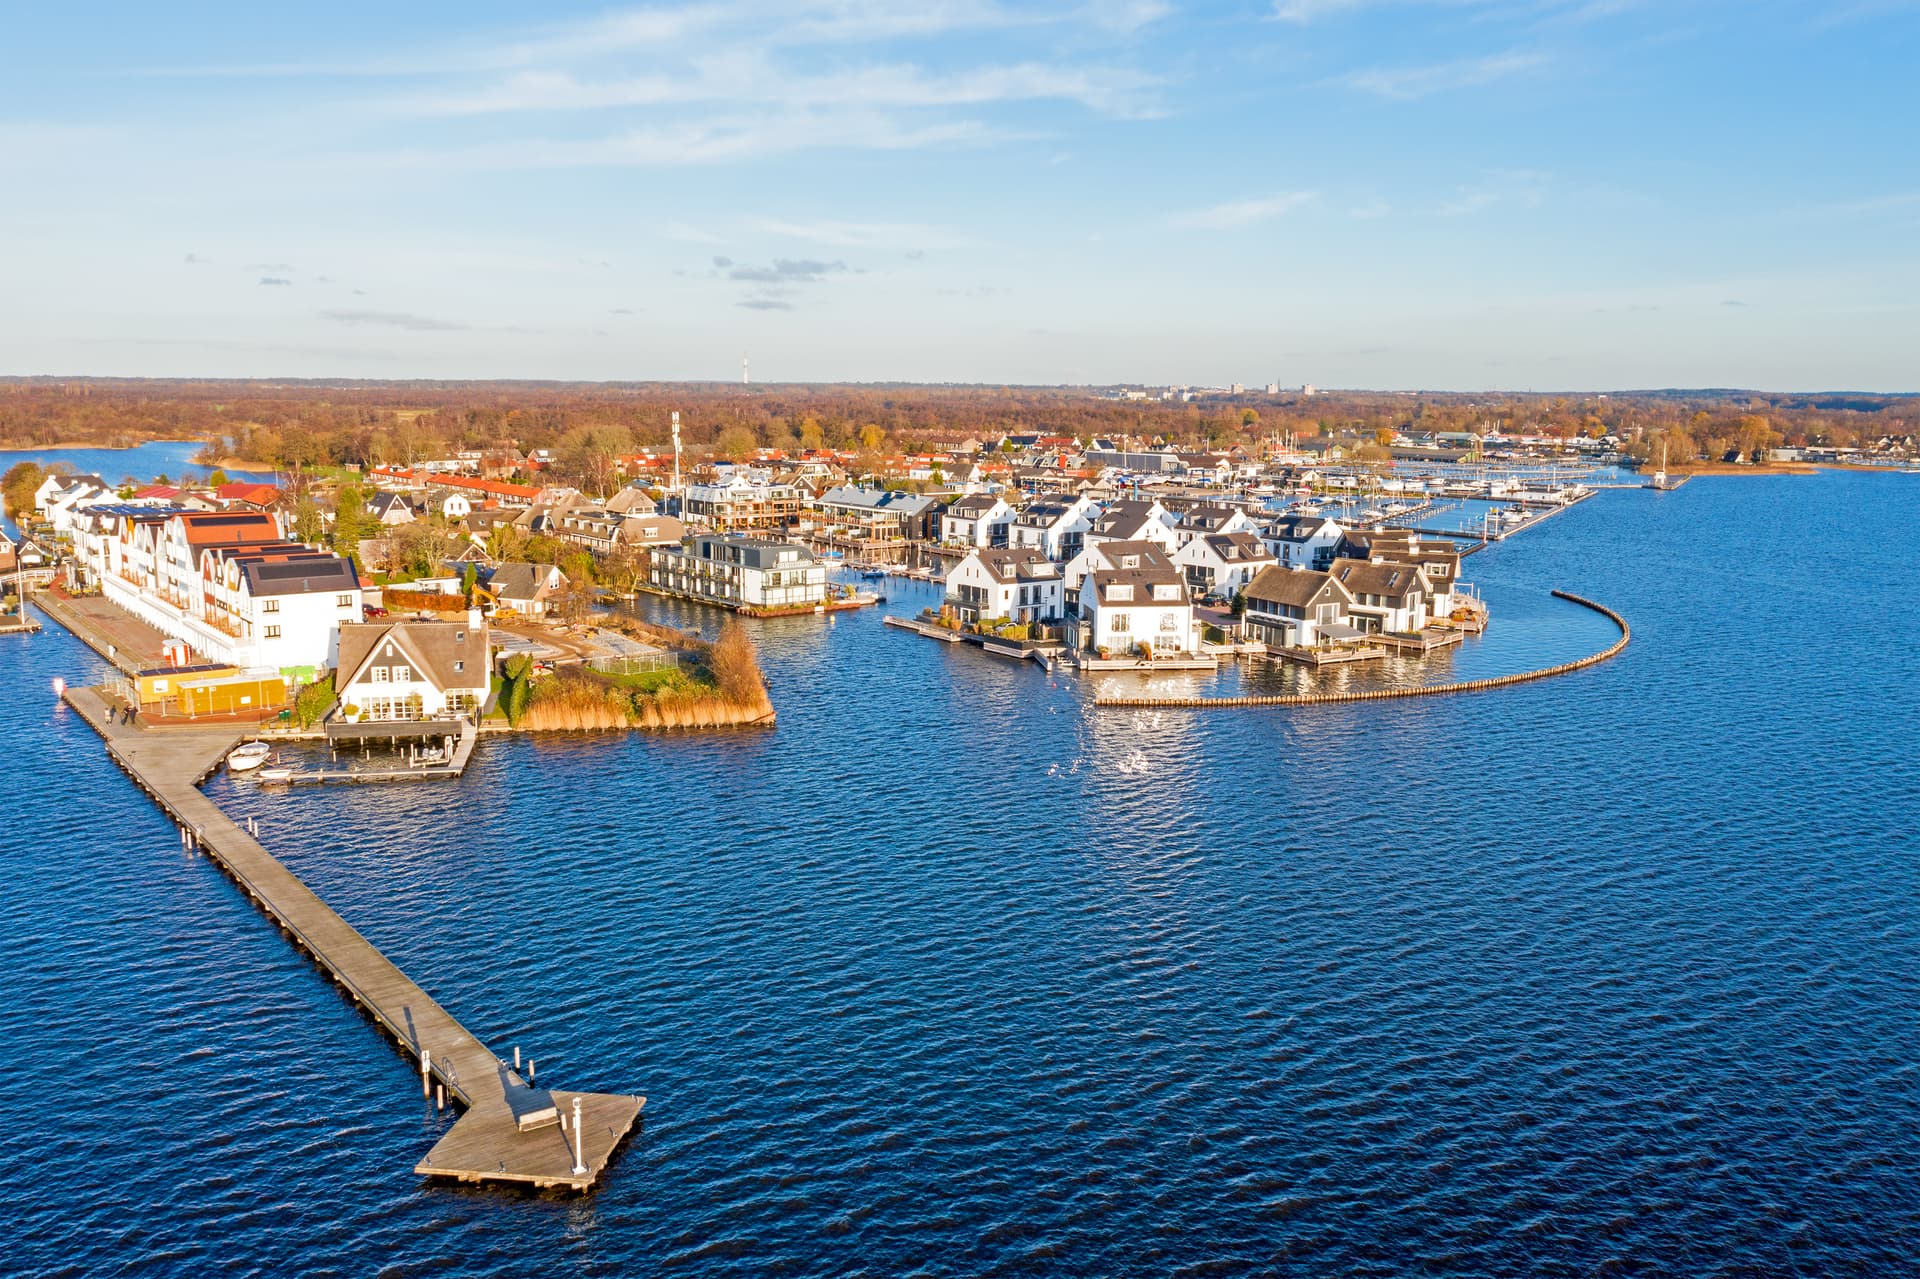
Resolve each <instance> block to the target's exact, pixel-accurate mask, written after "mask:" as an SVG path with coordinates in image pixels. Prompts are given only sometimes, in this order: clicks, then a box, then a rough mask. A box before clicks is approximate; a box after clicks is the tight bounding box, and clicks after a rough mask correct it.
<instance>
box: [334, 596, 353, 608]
mask: <svg viewBox="0 0 1920 1279" xmlns="http://www.w3.org/2000/svg"><path fill="white" fill-rule="evenodd" d="M333 602H334V603H335V604H338V605H339V606H340V607H341V608H352V607H353V596H351V595H338V596H335V597H334V601H333Z"/></svg>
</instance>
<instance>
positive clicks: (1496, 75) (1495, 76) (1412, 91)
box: [1340, 50, 1548, 102]
mask: <svg viewBox="0 0 1920 1279" xmlns="http://www.w3.org/2000/svg"><path fill="white" fill-rule="evenodd" d="M1547 61H1548V59H1547V56H1546V55H1545V54H1542V53H1524V52H1520V51H1518V50H1515V51H1513V52H1510V53H1498V54H1493V55H1491V56H1489V57H1484V58H1462V59H1459V60H1456V61H1453V62H1435V63H1430V64H1428V65H1426V66H1417V67H1371V68H1368V69H1367V70H1364V71H1354V72H1350V73H1349V74H1347V75H1345V76H1342V77H1340V82H1341V83H1342V84H1345V85H1346V86H1347V87H1348V88H1350V89H1358V90H1360V91H1361V92H1363V93H1371V94H1374V95H1376V96H1378V97H1382V98H1387V99H1389V100H1391V101H1395V102H1412V101H1414V100H1416V99H1419V98H1425V97H1428V96H1430V95H1432V94H1435V93H1445V92H1448V91H1449V90H1454V89H1471V88H1476V87H1478V86H1480V85H1485V84H1492V83H1493V82H1494V81H1496V80H1505V79H1508V78H1509V77H1512V76H1517V75H1523V74H1525V73H1526V72H1529V71H1537V70H1539V69H1540V68H1541V67H1543V66H1545V65H1546V64H1547Z"/></svg>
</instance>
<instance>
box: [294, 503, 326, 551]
mask: <svg viewBox="0 0 1920 1279" xmlns="http://www.w3.org/2000/svg"><path fill="white" fill-rule="evenodd" d="M326 531H327V521H326V517H325V516H323V515H321V513H320V507H319V505H318V504H317V503H316V502H315V501H314V500H313V499H312V498H310V497H303V498H301V499H300V500H299V501H298V502H295V503H294V504H293V536H294V539H295V540H296V541H301V542H306V543H308V544H310V545H312V544H318V542H319V541H320V539H321V538H322V537H324V536H325V535H326Z"/></svg>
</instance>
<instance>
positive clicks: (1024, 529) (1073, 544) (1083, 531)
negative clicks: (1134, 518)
mask: <svg viewBox="0 0 1920 1279" xmlns="http://www.w3.org/2000/svg"><path fill="white" fill-rule="evenodd" d="M1099 513H1100V508H1099V507H1098V506H1096V505H1094V502H1093V499H1092V498H1089V497H1086V496H1085V495H1082V496H1079V497H1070V498H1069V497H1045V498H1039V499H1037V500H1035V501H1033V502H1030V503H1028V504H1027V506H1026V507H1025V508H1024V509H1023V510H1021V512H1020V513H1019V514H1018V515H1016V516H1015V517H1014V521H1013V525H1012V527H1011V528H1009V529H1008V531H1007V545H1008V546H1009V547H1010V548H1012V549H1015V550H1019V549H1027V550H1037V551H1039V552H1040V553H1041V554H1042V555H1044V556H1046V557H1047V558H1048V559H1050V560H1054V561H1065V560H1070V559H1072V558H1073V557H1074V556H1076V555H1078V554H1079V553H1080V548H1081V544H1082V542H1083V541H1084V540H1085V538H1086V535H1087V530H1088V529H1090V528H1092V527H1093V521H1094V519H1095V518H1096V517H1097V516H1098V515H1099Z"/></svg>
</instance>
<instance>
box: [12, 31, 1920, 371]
mask: <svg viewBox="0 0 1920 1279" xmlns="http://www.w3.org/2000/svg"><path fill="white" fill-rule="evenodd" d="M10 8H11V10H12V12H11V13H10V15H9V16H8V17H7V19H6V21H5V23H4V27H3V28H0V29H3V30H4V35H0V374H9V375H35V374H51V375H63V376H75V375H118V376H206V377H216V376H218V377H366V378H403V377H420V378H478V377H523V378H556V379H595V380H599V379H615V380H653V379H665V380H680V379H700V380H715V379H727V380H731V379H738V378H739V377H740V376H741V371H742V369H741V362H742V359H743V357H744V358H747V359H749V360H750V361H751V363H750V371H751V375H752V377H753V379H754V380H755V381H776V382H777V381H920V382H988V383H1046V384H1055V383H1084V384H1108V383H1134V384H1164V383H1182V384H1185V383H1192V384H1200V385H1220V384H1225V383H1229V382H1235V381H1238V382H1244V383H1247V384H1249V385H1256V386H1257V385H1262V384H1265V383H1268V382H1279V383H1281V384H1283V385H1288V386H1297V385H1300V384H1302V383H1313V384H1316V385H1319V386H1323V387H1373V388H1392V389H1435V390H1440V389H1451V390H1490V389H1502V390H1513V391H1525V390H1543V391H1544V390H1609V389H1627V388H1635V387H1666V386H1688V387H1703V386H1738V387H1754V388H1765V389H1776V390H1787V391H1792V390H1802V391H1805V390H1833V389H1853V390H1879V391H1912V390H1920V78H1916V77H1915V76H1914V74H1913V70H1912V69H1913V67H1914V66H1915V65H1916V63H1917V62H1920V56H1917V55H1920V0H1248V2H1246V3H1232V2H1226V0H1222V2H1220V3H1212V4H1202V3H1193V2H1188V0H1062V2H1060V3H1051V2H1048V0H1037V2H1035V3H1019V4H1015V3H1010V2H1008V0H783V2H780V3H774V2H770V0H680V2H669V3H661V4H656V5H643V6H636V7H618V6H616V7H602V6H594V5H586V6H570V5H568V4H566V3H564V2H561V3H548V4H542V5H537V6H535V5H508V4H503V3H496V2H494V0H461V2H460V3H439V2H437V0H419V2H416V3H408V4H404V5H396V4H392V3H391V0H379V2H378V3H373V2H367V0H338V2H335V3H329V4H327V5H324V6H322V5H304V6H303V5H287V6H278V5H262V4H259V3H257V0H250V2H249V3H246V4H237V3H235V4H229V3H220V2H217V0H216V2H210V3H190V4H188V3H175V4H101V3H89V2H88V0H70V2H69V3H64V4H58V5H54V4H41V5H26V4H18V5H15V6H10Z"/></svg>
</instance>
